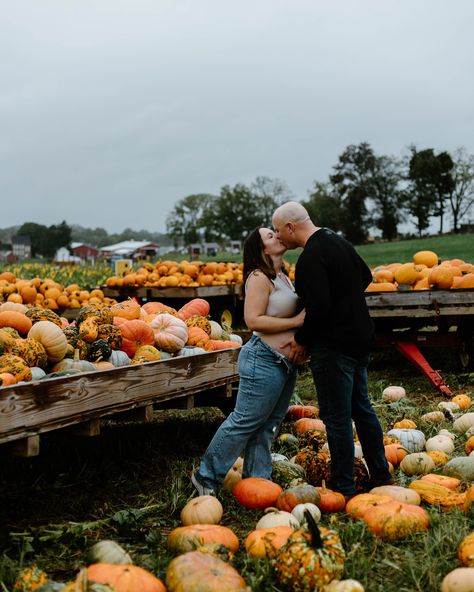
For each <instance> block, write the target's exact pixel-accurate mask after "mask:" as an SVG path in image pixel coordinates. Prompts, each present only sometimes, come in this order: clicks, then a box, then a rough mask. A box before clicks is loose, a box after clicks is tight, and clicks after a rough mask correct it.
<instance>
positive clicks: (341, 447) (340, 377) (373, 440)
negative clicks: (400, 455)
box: [310, 347, 391, 495]
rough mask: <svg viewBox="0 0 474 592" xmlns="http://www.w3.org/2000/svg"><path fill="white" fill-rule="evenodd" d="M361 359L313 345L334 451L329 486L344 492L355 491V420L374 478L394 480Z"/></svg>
mask: <svg viewBox="0 0 474 592" xmlns="http://www.w3.org/2000/svg"><path fill="white" fill-rule="evenodd" d="M368 362H369V356H363V357H361V358H359V359H356V358H352V357H349V356H346V355H344V354H341V353H338V352H335V351H332V350H330V349H328V348H325V347H313V349H312V350H311V361H310V367H311V371H312V373H313V379H314V384H315V386H316V392H317V397H318V403H319V416H320V418H321V419H322V420H323V421H324V423H325V425H326V430H327V437H328V444H329V452H330V454H331V479H330V482H329V484H328V487H330V488H331V489H335V490H336V491H340V492H341V493H343V494H344V495H353V494H354V493H355V484H354V437H353V432H352V420H354V423H355V427H356V430H357V435H358V437H359V442H360V445H361V446H362V451H363V454H364V459H365V462H366V463H367V467H368V469H369V473H370V477H371V479H373V480H380V481H386V480H389V479H391V475H390V471H389V468H388V463H387V460H386V458H385V449H384V445H383V431H382V427H381V426H380V422H379V420H378V417H377V414H376V413H375V411H374V408H373V407H372V403H371V402H370V399H369V393H368V387H367V365H368Z"/></svg>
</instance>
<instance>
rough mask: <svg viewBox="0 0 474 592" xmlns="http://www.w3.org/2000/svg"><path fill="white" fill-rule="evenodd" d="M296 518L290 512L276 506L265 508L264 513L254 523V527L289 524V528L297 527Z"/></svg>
mask: <svg viewBox="0 0 474 592" xmlns="http://www.w3.org/2000/svg"><path fill="white" fill-rule="evenodd" d="M299 525H300V524H299V522H298V520H297V519H296V518H295V517H294V516H293V514H292V513H291V512H286V511H284V510H278V509H277V508H266V510H265V513H264V515H263V516H262V517H261V518H260V520H259V521H258V522H257V524H256V525H255V529H259V528H273V527H274V526H289V527H290V528H298V527H299Z"/></svg>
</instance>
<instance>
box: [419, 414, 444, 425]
mask: <svg viewBox="0 0 474 592" xmlns="http://www.w3.org/2000/svg"><path fill="white" fill-rule="evenodd" d="M420 419H421V421H424V422H425V423H430V424H436V423H441V422H443V421H444V420H445V419H446V418H445V417H444V413H443V412H442V411H430V412H428V413H425V414H424V415H422V416H421V417H420Z"/></svg>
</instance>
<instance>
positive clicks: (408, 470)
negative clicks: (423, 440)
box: [400, 452, 435, 476]
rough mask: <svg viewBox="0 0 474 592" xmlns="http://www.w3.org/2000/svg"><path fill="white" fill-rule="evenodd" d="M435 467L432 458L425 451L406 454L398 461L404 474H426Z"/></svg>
mask: <svg viewBox="0 0 474 592" xmlns="http://www.w3.org/2000/svg"><path fill="white" fill-rule="evenodd" d="M434 468H435V464H434V460H433V459H432V458H431V456H429V455H428V454H426V452H412V453H411V454H407V455H406V456H405V457H404V458H403V459H402V461H401V463H400V469H401V470H402V471H403V472H404V473H405V475H410V476H411V475H427V474H428V473H431V471H433V470H434Z"/></svg>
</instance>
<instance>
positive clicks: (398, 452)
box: [385, 444, 408, 467]
mask: <svg viewBox="0 0 474 592" xmlns="http://www.w3.org/2000/svg"><path fill="white" fill-rule="evenodd" d="M407 454H408V451H407V450H406V449H405V448H403V446H401V445H400V444H386V445H385V458H386V459H387V460H388V462H390V463H392V465H393V466H394V467H397V466H398V465H399V464H400V463H401V462H402V460H403V459H404V458H405V456H406V455H407Z"/></svg>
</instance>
